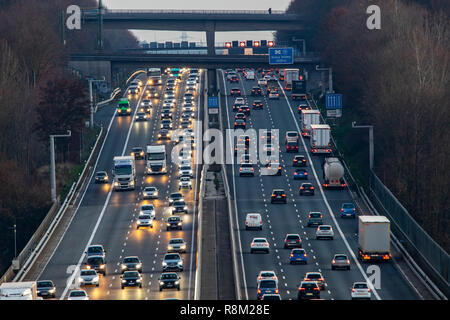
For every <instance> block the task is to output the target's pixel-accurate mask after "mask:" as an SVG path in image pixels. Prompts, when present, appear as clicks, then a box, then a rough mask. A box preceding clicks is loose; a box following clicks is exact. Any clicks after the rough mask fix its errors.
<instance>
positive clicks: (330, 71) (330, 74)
mask: <svg viewBox="0 0 450 320" xmlns="http://www.w3.org/2000/svg"><path fill="white" fill-rule="evenodd" d="M316 70H317V71H328V93H334V90H333V68H331V67H330V68H319V66H318V65H316Z"/></svg>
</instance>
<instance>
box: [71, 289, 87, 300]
mask: <svg viewBox="0 0 450 320" xmlns="http://www.w3.org/2000/svg"><path fill="white" fill-rule="evenodd" d="M67 300H89V296H88V294H87V293H86V291H84V290H72V291H70V293H69V296H68V297H67Z"/></svg>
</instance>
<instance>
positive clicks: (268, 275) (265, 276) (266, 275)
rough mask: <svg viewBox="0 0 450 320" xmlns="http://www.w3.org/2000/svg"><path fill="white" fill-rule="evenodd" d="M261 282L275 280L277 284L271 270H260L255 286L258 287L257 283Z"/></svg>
mask: <svg viewBox="0 0 450 320" xmlns="http://www.w3.org/2000/svg"><path fill="white" fill-rule="evenodd" d="M261 280H275V281H276V282H278V277H277V275H276V274H275V271H272V270H270V271H269V270H262V271H260V272H259V274H258V276H257V277H256V286H257V287H258V286H259V283H260V282H261Z"/></svg>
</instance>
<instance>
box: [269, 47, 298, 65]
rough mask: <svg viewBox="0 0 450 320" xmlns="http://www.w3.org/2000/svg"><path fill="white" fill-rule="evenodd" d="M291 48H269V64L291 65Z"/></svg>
mask: <svg viewBox="0 0 450 320" xmlns="http://www.w3.org/2000/svg"><path fill="white" fill-rule="evenodd" d="M293 63H294V49H293V48H269V64H293Z"/></svg>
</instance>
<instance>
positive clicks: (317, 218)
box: [307, 211, 323, 227]
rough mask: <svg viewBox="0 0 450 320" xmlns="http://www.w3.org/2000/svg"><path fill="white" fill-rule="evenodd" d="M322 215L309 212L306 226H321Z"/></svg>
mask: <svg viewBox="0 0 450 320" xmlns="http://www.w3.org/2000/svg"><path fill="white" fill-rule="evenodd" d="M322 218H323V215H322V213H320V212H313V211H311V212H309V213H308V222H307V226H308V227H310V226H319V225H322V224H323V220H322Z"/></svg>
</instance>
